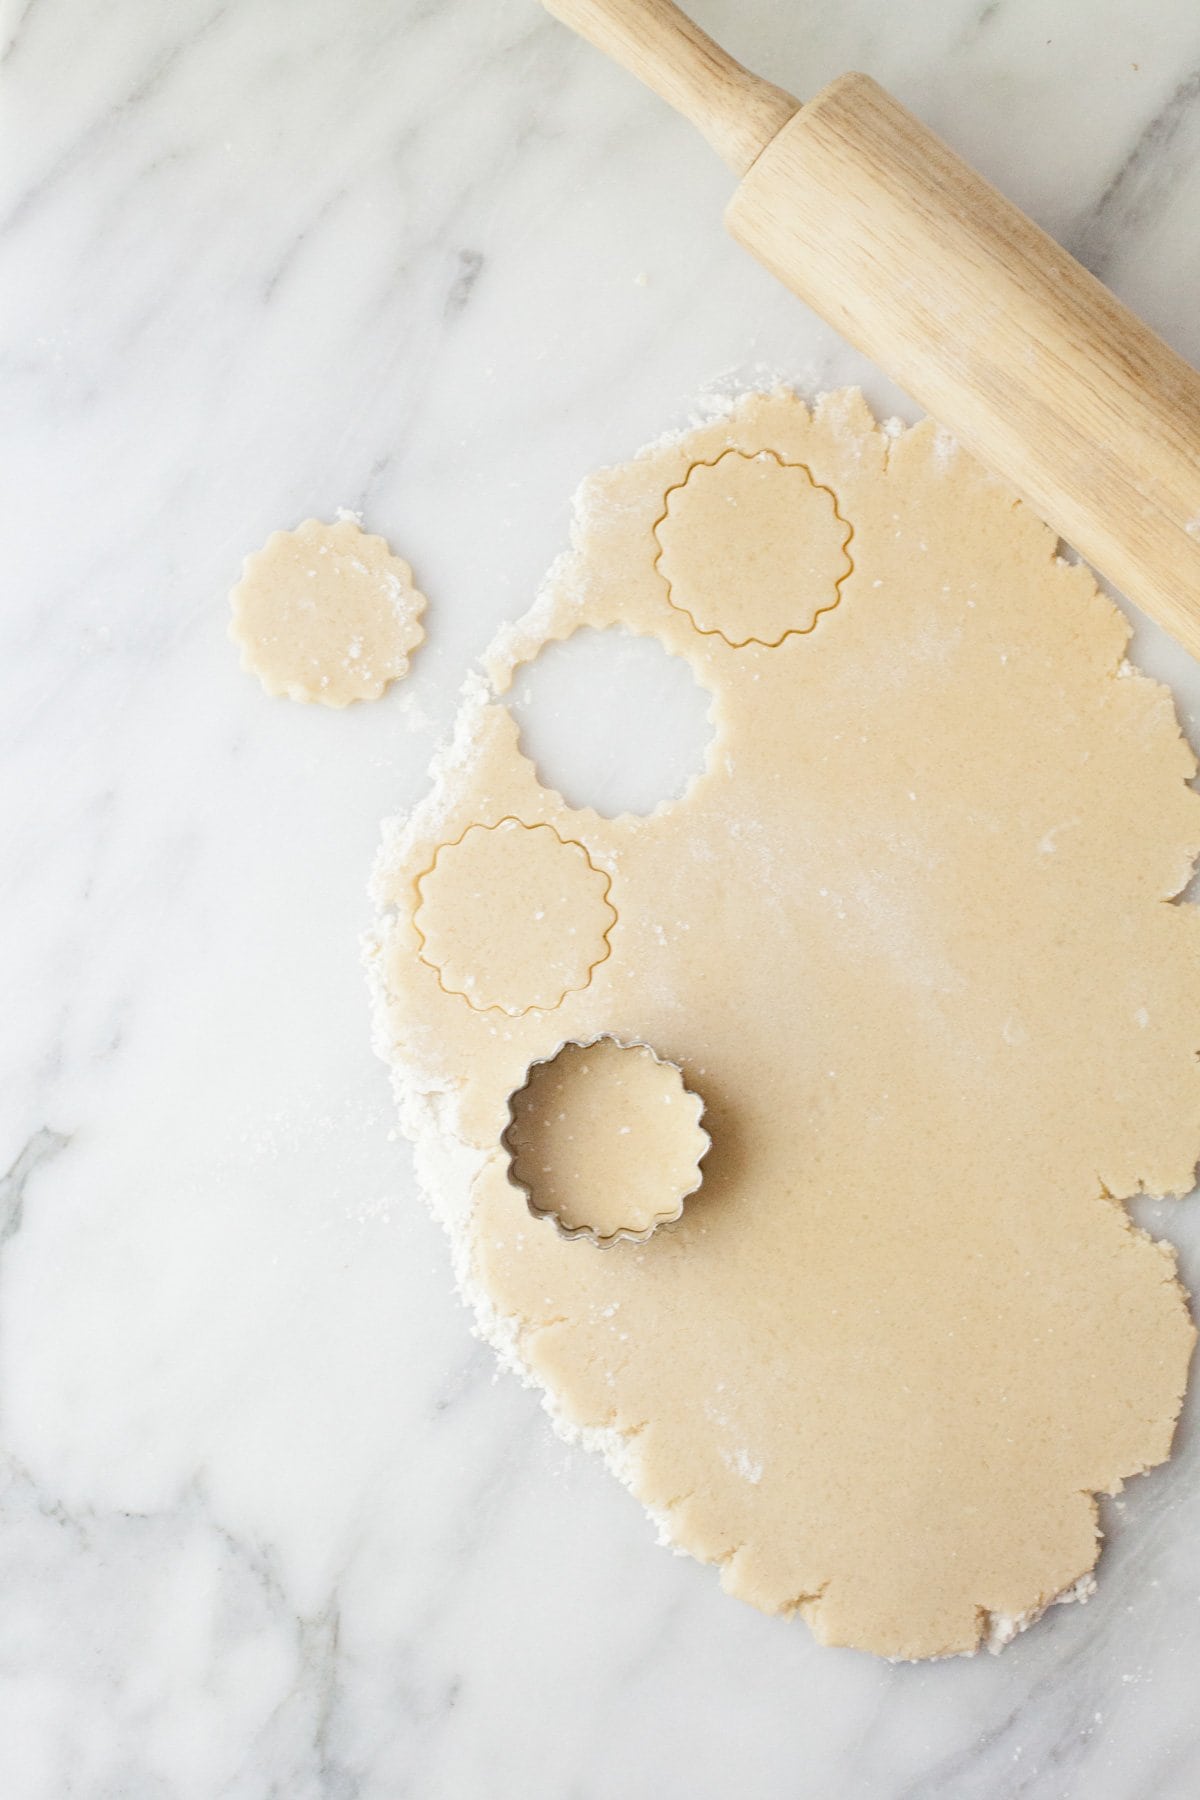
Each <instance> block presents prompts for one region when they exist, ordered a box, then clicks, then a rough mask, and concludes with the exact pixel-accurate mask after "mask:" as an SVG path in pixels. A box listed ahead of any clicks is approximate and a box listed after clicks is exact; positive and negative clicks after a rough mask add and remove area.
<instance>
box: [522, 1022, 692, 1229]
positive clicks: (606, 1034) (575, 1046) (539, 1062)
mask: <svg viewBox="0 0 1200 1800" xmlns="http://www.w3.org/2000/svg"><path fill="white" fill-rule="evenodd" d="M596 1044H616V1045H617V1047H618V1049H621V1050H645V1051H647V1052H648V1053H649V1054H650V1056H651V1057H652V1058H653V1060H654V1061H655V1062H656V1063H657V1064H658V1065H659V1067H660V1068H664V1069H674V1071H675V1073H676V1074H677V1075H678V1077H679V1080H680V1085H681V1086H682V1088H683V1091H684V1093H685V1094H688V1095H690V1096H691V1098H692V1099H693V1100H695V1101H696V1102H697V1103H698V1105H699V1108H700V1110H699V1112H698V1113H697V1114H696V1119H695V1125H696V1130H697V1131H698V1132H699V1134H700V1136H701V1137H702V1138H703V1139H704V1148H703V1149H702V1150H701V1152H700V1154H699V1156H697V1158H696V1179H695V1180H694V1181H693V1182H692V1185H691V1186H690V1187H686V1188H684V1189H682V1191H681V1192H680V1193H679V1194H677V1195H676V1198H675V1200H674V1201H673V1203H672V1205H671V1207H670V1208H669V1209H668V1210H667V1211H665V1212H661V1213H659V1214H657V1215H656V1216H655V1218H653V1219H652V1220H651V1221H650V1223H649V1225H647V1226H646V1227H645V1228H644V1229H643V1230H642V1231H632V1230H629V1229H628V1228H627V1227H625V1226H619V1227H618V1229H617V1230H616V1231H610V1232H607V1233H606V1234H605V1235H604V1236H603V1237H602V1236H601V1235H600V1233H599V1232H598V1231H596V1230H595V1228H594V1227H593V1226H591V1225H564V1224H563V1222H562V1220H561V1219H560V1218H559V1216H558V1214H557V1213H556V1212H554V1211H552V1210H551V1209H550V1208H549V1207H541V1206H538V1204H537V1202H536V1201H535V1200H534V1197H533V1190H532V1189H531V1188H530V1186H529V1183H528V1182H526V1181H522V1180H521V1179H520V1178H519V1177H518V1176H517V1175H516V1173H515V1172H514V1171H515V1162H516V1150H515V1147H514V1144H513V1141H512V1132H513V1129H514V1127H515V1125H516V1123H517V1118H516V1112H515V1110H514V1103H515V1101H516V1099H517V1097H518V1095H520V1094H523V1093H525V1091H526V1089H527V1088H528V1087H529V1085H530V1083H531V1082H532V1080H533V1078H534V1072H535V1070H537V1069H543V1068H545V1067H546V1065H547V1064H548V1063H552V1062H555V1061H557V1059H558V1058H559V1057H560V1056H561V1055H562V1053H563V1051H564V1050H591V1049H592V1048H593V1046H594V1045H596ZM705 1110H706V1109H705V1105H704V1097H703V1095H702V1094H698V1093H697V1092H696V1090H695V1088H692V1087H689V1086H688V1083H687V1077H686V1076H685V1074H684V1072H683V1067H682V1065H681V1064H680V1063H677V1062H675V1061H674V1060H673V1058H671V1057H669V1056H660V1055H659V1053H658V1051H657V1050H656V1049H655V1048H654V1045H653V1044H648V1043H647V1042H646V1040H645V1039H644V1038H624V1037H618V1036H617V1034H616V1032H614V1031H598V1032H597V1033H596V1035H595V1037H590V1038H563V1039H562V1040H561V1041H560V1042H559V1043H558V1044H556V1045H555V1046H554V1049H553V1050H551V1051H550V1052H549V1053H548V1054H547V1055H546V1056H535V1057H534V1059H533V1061H532V1062H531V1063H530V1064H529V1066H528V1068H527V1069H526V1070H525V1079H524V1080H523V1081H522V1082H521V1083H520V1085H519V1086H518V1087H515V1088H514V1089H513V1090H512V1092H511V1093H510V1094H509V1096H508V1123H507V1124H506V1125H505V1127H504V1130H503V1131H502V1132H501V1133H500V1144H501V1147H502V1149H503V1150H504V1153H505V1157H506V1159H507V1167H506V1170H505V1173H506V1175H507V1177H508V1183H509V1186H510V1187H514V1188H516V1190H517V1192H518V1193H520V1194H524V1196H525V1204H526V1206H527V1207H528V1208H529V1211H530V1214H531V1216H532V1217H533V1218H535V1219H548V1220H549V1221H550V1223H551V1224H552V1225H553V1226H554V1229H555V1230H556V1231H557V1233H558V1235H559V1237H561V1238H564V1239H566V1240H567V1242H569V1243H570V1242H574V1240H575V1239H576V1238H586V1239H587V1240H588V1241H589V1242H590V1243H593V1244H595V1245H596V1247H597V1249H600V1250H604V1249H607V1248H608V1246H609V1245H610V1244H618V1243H622V1242H624V1243H627V1244H646V1243H649V1241H650V1239H651V1238H652V1237H653V1236H654V1234H655V1232H656V1231H658V1229H659V1228H660V1226H664V1225H667V1226H669V1225H676V1224H678V1222H679V1220H680V1219H681V1218H682V1217H683V1209H684V1206H685V1205H686V1203H687V1201H688V1200H690V1199H691V1197H692V1195H693V1194H695V1193H697V1192H698V1191H699V1189H700V1188H701V1187H702V1186H703V1185H704V1168H703V1164H704V1159H705V1157H706V1156H707V1155H708V1153H709V1151H710V1150H711V1149H712V1136H711V1134H710V1133H709V1132H708V1131H707V1130H706V1129H705V1127H704V1124H703V1119H704V1114H705Z"/></svg>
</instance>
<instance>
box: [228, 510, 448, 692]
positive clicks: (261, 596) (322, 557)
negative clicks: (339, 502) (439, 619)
mask: <svg viewBox="0 0 1200 1800" xmlns="http://www.w3.org/2000/svg"><path fill="white" fill-rule="evenodd" d="M229 599H230V605H231V606H232V609H233V618H232V620H231V622H230V627H229V632H230V636H231V637H232V638H233V641H234V643H235V644H237V645H238V646H239V647H240V649H241V652H242V667H243V668H245V669H248V670H249V671H250V672H251V673H252V674H254V675H257V676H258V679H259V680H260V681H261V682H262V685H263V687H264V688H265V689H266V691H267V693H268V694H275V695H282V696H285V697H286V698H287V699H289V700H315V701H317V702H318V703H319V704H320V705H322V706H337V707H341V706H349V705H350V703H351V701H354V700H378V698H379V696H380V695H381V694H382V693H383V692H384V690H385V689H386V688H387V687H389V686H390V684H391V683H392V682H393V681H399V679H400V678H401V676H402V675H406V674H407V673H408V665H409V659H410V657H411V655H412V652H413V651H414V650H415V649H416V648H417V646H418V644H420V643H421V642H422V640H423V639H424V636H425V632H424V629H423V627H422V625H421V614H422V613H423V612H424V610H425V596H424V595H423V594H422V593H420V592H419V591H418V590H417V588H415V587H414V586H413V578H412V570H411V569H410V568H409V566H408V564H407V563H406V562H404V561H403V559H402V558H401V557H399V556H394V555H393V554H392V551H391V550H390V549H389V547H388V545H387V542H386V541H385V539H383V538H381V537H372V536H370V535H369V534H368V533H367V532H365V531H364V530H363V529H362V527H361V525H359V524H358V523H357V522H356V521H355V520H354V519H350V518H343V519H339V520H338V521H337V522H336V524H333V525H326V524H324V523H323V522H322V520H320V519H306V520H305V521H304V523H303V524H302V525H298V526H297V527H296V529H295V531H276V532H273V533H272V535H271V536H270V537H269V538H268V539H267V541H266V543H265V544H264V545H263V548H262V549H261V550H258V551H256V552H255V553H254V554H253V555H252V556H248V557H247V558H246V561H245V564H244V566H243V568H242V577H241V580H240V581H239V582H238V584H237V586H236V587H235V588H234V590H233V592H232V593H231V595H230V596H229Z"/></svg>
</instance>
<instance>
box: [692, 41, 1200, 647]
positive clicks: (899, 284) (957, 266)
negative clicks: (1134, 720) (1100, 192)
mask: <svg viewBox="0 0 1200 1800" xmlns="http://www.w3.org/2000/svg"><path fill="white" fill-rule="evenodd" d="M726 223H727V224H728V226H729V229H730V230H731V231H732V233H733V235H734V236H735V237H736V238H737V239H738V240H739V242H741V243H743V244H744V245H745V246H746V248H747V249H749V250H751V251H753V253H754V255H755V256H757V257H758V258H759V260H760V261H762V262H764V263H765V264H766V265H767V267H768V268H769V269H771V270H773V272H774V273H775V274H776V275H778V276H779V278H780V280H781V281H784V282H786V283H787V285H788V286H789V287H790V288H792V289H793V290H794V291H795V292H796V293H797V294H799V295H800V296H801V297H802V298H803V299H804V300H807V301H808V303H809V305H811V306H812V307H814V308H815V309H816V311H817V312H819V313H821V314H822V315H823V316H824V317H825V318H826V319H828V320H829V321H830V323H831V324H833V325H835V326H836V327H837V329H838V330H839V331H840V332H842V333H843V334H844V336H846V337H847V338H849V340H850V342H851V343H853V344H855V345H857V347H858V348H859V349H860V350H862V351H864V352H865V354H866V355H868V356H870V357H871V358H872V359H873V360H874V361H875V362H877V363H878V364H879V365H880V367H881V368H883V369H886V370H887V372H888V374H889V375H892V376H894V377H895V379H896V380H897V381H898V382H899V383H900V384H901V385H902V386H903V387H905V388H907V389H908V391H909V393H911V394H912V395H913V396H914V398H915V399H917V400H919V401H920V403H921V405H922V406H924V407H926V408H928V410H929V411H930V412H931V413H932V414H933V415H934V417H935V418H937V419H939V420H940V421H941V422H942V423H943V424H944V425H946V426H947V427H948V428H949V429H950V430H951V431H952V432H953V433H954V434H955V436H956V437H958V438H959V439H961V441H962V442H963V443H964V444H965V445H967V447H968V448H969V449H971V450H973V451H974V452H975V454H976V455H977V456H979V457H980V458H982V460H983V461H984V462H986V463H988V464H989V465H990V466H991V467H992V468H994V469H996V470H997V471H998V472H999V473H1000V474H1001V475H1003V476H1005V477H1006V478H1007V479H1008V480H1009V481H1011V482H1012V483H1013V484H1014V485H1015V486H1016V487H1017V488H1018V489H1019V490H1020V492H1021V493H1022V494H1024V495H1025V496H1027V498H1028V499H1029V500H1030V501H1031V502H1032V504H1033V505H1034V506H1035V507H1036V508H1037V510H1038V511H1039V512H1040V513H1041V514H1042V515H1043V517H1045V518H1046V519H1047V520H1048V521H1049V523H1050V524H1051V525H1053V526H1054V527H1055V529H1056V530H1057V531H1059V532H1060V533H1061V534H1062V536H1063V537H1064V538H1066V539H1067V540H1068V541H1069V542H1070V543H1071V544H1073V545H1074V546H1075V548H1076V549H1077V550H1079V551H1080V552H1081V554H1082V555H1084V556H1085V557H1087V559H1088V560H1089V561H1090V562H1092V563H1094V564H1095V566H1096V567H1097V568H1098V569H1100V570H1101V571H1102V572H1103V573H1104V574H1105V575H1107V576H1108V577H1110V579H1111V580H1112V581H1114V582H1115V583H1116V585H1117V586H1118V587H1119V588H1121V589H1122V590H1123V591H1124V592H1125V593H1126V594H1128V595H1129V596H1130V598H1131V599H1133V600H1135V601H1137V602H1138V604H1139V605H1141V606H1144V607H1145V609H1146V611H1147V612H1149V613H1151V614H1152V615H1153V616H1154V617H1155V618H1157V619H1158V620H1159V621H1160V622H1161V623H1162V624H1163V625H1164V626H1166V628H1167V630H1168V631H1171V632H1172V633H1174V635H1175V636H1176V637H1177V638H1179V640H1180V641H1181V642H1182V643H1183V644H1185V645H1186V646H1187V648H1188V649H1189V650H1190V651H1191V652H1192V653H1193V655H1200V375H1198V374H1197V372H1196V370H1194V369H1193V368H1191V367H1190V366H1189V365H1188V364H1187V363H1185V362H1184V361H1183V360H1182V358H1181V357H1179V356H1177V355H1176V354H1175V353H1174V351H1172V350H1171V349H1169V348H1168V346H1167V345H1166V344H1164V343H1163V342H1162V340H1161V339H1160V338H1158V337H1156V336H1155V334H1154V333H1153V332H1152V331H1151V330H1150V329H1149V327H1148V326H1146V325H1144V324H1143V323H1142V321H1141V320H1140V319H1138V318H1136V317H1135V316H1134V314H1133V313H1131V312H1129V311H1128V309H1127V308H1126V307H1124V306H1122V305H1121V303H1120V302H1119V301H1118V300H1117V299H1116V298H1115V297H1114V296H1113V295H1112V294H1111V293H1110V292H1109V291H1108V289H1107V288H1105V287H1103V286H1102V285H1101V283H1100V282H1098V281H1097V280H1096V279H1095V278H1094V277H1093V276H1092V275H1090V274H1088V272H1087V271H1086V270H1085V269H1083V268H1081V266H1080V265H1079V264H1078V263H1077V262H1075V261H1074V260H1073V258H1072V257H1070V256H1069V255H1068V254H1067V252H1066V251H1065V250H1063V249H1062V248H1061V247H1060V246H1059V245H1058V244H1056V243H1055V242H1054V241H1053V239H1051V238H1049V237H1048V236H1047V235H1046V233H1045V232H1043V231H1041V230H1039V228H1038V227H1037V226H1036V225H1034V224H1033V223H1032V222H1031V221H1030V220H1029V219H1027V218H1026V217H1025V216H1024V214H1023V213H1021V212H1019V211H1018V210H1017V208H1016V207H1015V206H1012V205H1011V204H1010V203H1009V202H1008V201H1007V200H1005V199H1004V198H1003V196H1002V195H1000V194H999V193H997V192H996V190H995V189H994V188H992V187H991V186H989V184H988V183H987V182H985V181H984V180H983V179H982V177H981V176H979V175H976V174H975V173H974V171H973V170H971V169H969V168H968V167H967V166H966V164H965V163H963V162H961V161H960V160H959V158H958V157H957V156H955V155H954V154H953V152H952V151H950V150H949V149H947V147H946V146H945V144H943V143H942V142H941V141H940V140H939V139H938V138H936V137H935V136H934V135H933V133H932V132H930V131H928V130H927V129H926V128H925V127H924V126H923V125H922V124H920V122H919V121H918V120H916V119H914V118H913V117H912V115H911V114H910V113H908V112H906V111H905V109H904V108H903V107H902V106H901V105H900V104H899V103H898V102H897V101H895V100H893V99H892V98H891V97H890V95H888V94H886V93H885V92H884V91H883V89H882V88H880V87H878V86H877V85H876V83H875V82H873V81H872V80H871V79H870V78H869V77H868V76H866V75H843V76H841V77H839V79H838V80H837V81H834V82H832V83H831V84H830V85H829V86H828V87H827V88H825V89H823V90H822V92H821V93H819V94H818V95H817V96H816V98H815V99H813V100H811V101H809V102H808V104H807V105H806V106H805V107H804V109H803V111H802V112H801V113H799V114H797V116H796V117H795V118H794V119H793V120H792V121H791V122H790V123H789V124H788V125H787V126H786V127H785V128H784V130H783V131H782V132H781V133H780V134H779V136H778V137H776V138H775V140H774V142H773V143H772V144H771V145H770V147H769V148H768V149H767V150H766V151H765V152H764V153H763V155H762V156H760V158H759V159H758V161H757V162H756V163H755V165H754V167H753V169H752V170H751V172H750V174H749V175H748V177H747V178H746V180H745V181H744V182H743V183H742V186H741V187H740V188H739V190H738V192H737V194H736V195H735V196H734V198H733V200H732V201H731V203H730V205H729V208H728V211H727V213H726Z"/></svg>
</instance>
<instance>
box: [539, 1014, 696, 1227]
mask: <svg viewBox="0 0 1200 1800" xmlns="http://www.w3.org/2000/svg"><path fill="white" fill-rule="evenodd" d="M703 1111H704V1103H703V1101H702V1100H701V1099H700V1098H699V1096H698V1095H696V1094H691V1093H689V1092H688V1090H687V1088H686V1087H685V1086H684V1084H683V1077H682V1075H681V1074H680V1072H679V1070H678V1069H677V1068H676V1067H675V1065H674V1064H673V1063H667V1062H663V1061H662V1060H661V1059H660V1058H659V1057H657V1056H656V1055H655V1054H654V1051H653V1050H651V1049H650V1048H649V1047H648V1046H647V1045H645V1044H619V1043H617V1042H616V1040H615V1039H613V1038H600V1039H598V1040H597V1042H595V1043H593V1044H564V1045H563V1047H562V1049H561V1050H560V1051H559V1052H558V1054H557V1055H556V1056H552V1057H551V1058H550V1060H549V1061H548V1062H539V1063H535V1064H534V1066H533V1068H532V1069H531V1070H530V1071H529V1077H528V1080H527V1081H526V1082H525V1085H524V1087H522V1088H520V1089H518V1091H517V1092H516V1093H515V1094H514V1095H513V1097H512V1101H511V1105H510V1112H511V1115H512V1116H511V1120H510V1123H509V1125H508V1127H507V1129H506V1131H505V1133H504V1143H505V1148H506V1149H507V1150H508V1153H509V1163H510V1172H511V1176H512V1179H513V1180H514V1181H515V1182H516V1183H517V1186H518V1187H520V1188H522V1189H523V1190H524V1192H525V1193H526V1195H527V1197H528V1200H529V1204H530V1206H531V1208H532V1210H533V1211H534V1212H535V1213H536V1214H537V1215H538V1216H539V1217H541V1218H547V1217H548V1218H552V1219H557V1221H558V1223H559V1225H560V1226H561V1228H562V1230H563V1231H564V1232H565V1233H566V1234H568V1235H570V1234H571V1233H579V1234H580V1235H583V1236H587V1237H589V1238H590V1239H591V1240H592V1241H593V1242H594V1243H597V1244H601V1245H608V1244H611V1243H614V1242H616V1241H617V1240H618V1239H619V1238H620V1237H622V1236H626V1237H629V1238H638V1237H642V1236H648V1235H649V1234H650V1232H651V1231H653V1230H654V1229H655V1228H656V1227H657V1226H659V1225H664V1224H667V1223H668V1222H670V1221H673V1220H675V1219H678V1218H679V1216H680V1214H681V1213H682V1211H683V1203H684V1201H685V1200H686V1199H687V1197H688V1195H689V1194H694V1193H695V1191H696V1189H697V1188H698V1187H699V1186H700V1180H701V1175H700V1162H701V1159H702V1157H703V1156H704V1154H705V1152H706V1151H707V1149H708V1147H709V1140H708V1133H707V1132H706V1131H704V1130H702V1128H701V1125H700V1116H701V1114H702V1113H703Z"/></svg>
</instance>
